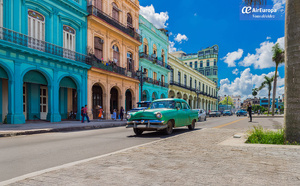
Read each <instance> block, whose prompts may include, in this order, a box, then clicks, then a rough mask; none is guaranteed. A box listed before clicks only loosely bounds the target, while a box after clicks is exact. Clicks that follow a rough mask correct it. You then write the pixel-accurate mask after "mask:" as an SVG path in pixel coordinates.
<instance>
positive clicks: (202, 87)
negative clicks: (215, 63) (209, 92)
mask: <svg viewBox="0 0 300 186" xmlns="http://www.w3.org/2000/svg"><path fill="white" fill-rule="evenodd" d="M202 91H203V92H204V84H202Z"/></svg>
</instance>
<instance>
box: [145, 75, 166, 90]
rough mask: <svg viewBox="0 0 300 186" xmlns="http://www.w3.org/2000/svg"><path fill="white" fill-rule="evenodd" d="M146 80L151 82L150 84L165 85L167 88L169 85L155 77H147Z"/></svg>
mask: <svg viewBox="0 0 300 186" xmlns="http://www.w3.org/2000/svg"><path fill="white" fill-rule="evenodd" d="M144 82H146V83H150V84H153V85H157V86H161V87H165V88H168V87H169V84H168V83H165V82H162V81H158V80H155V79H152V78H149V77H145V78H144Z"/></svg>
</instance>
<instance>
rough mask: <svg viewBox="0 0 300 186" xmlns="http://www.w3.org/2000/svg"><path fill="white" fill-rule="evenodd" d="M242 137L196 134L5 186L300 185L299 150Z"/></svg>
mask: <svg viewBox="0 0 300 186" xmlns="http://www.w3.org/2000/svg"><path fill="white" fill-rule="evenodd" d="M239 132H240V131H239V130H235V129H201V130H195V131H193V132H186V133H183V134H178V135H175V136H173V137H170V138H166V139H162V140H159V141H155V142H152V143H149V144H145V145H142V146H138V147H134V148H130V149H127V150H123V151H120V152H116V153H112V154H108V155H104V156H99V157H96V158H92V159H89V160H86V161H85V162H84V161H82V162H77V163H73V164H69V165H64V166H61V167H58V168H52V169H50V170H47V171H42V172H37V173H33V174H31V175H30V176H29V175H27V176H25V177H21V178H18V179H14V180H10V181H9V182H6V183H5V184H10V185H17V186H19V185H115V186H119V185H120V186H121V185H134V186H136V185H141V186H142V185H163V186H164V185H166V186H169V185H174V186H177V185H178V186H182V185H188V186H190V185H300V169H299V167H300V147H299V146H281V145H254V144H245V143H244V140H245V138H233V135H234V134H239ZM141 137H142V136H141ZM137 140H138V139H137ZM16 181H18V182H16ZM2 184H4V183H2ZM0 185H1V183H0Z"/></svg>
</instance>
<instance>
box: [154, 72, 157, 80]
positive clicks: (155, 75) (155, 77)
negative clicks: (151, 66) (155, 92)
mask: <svg viewBox="0 0 300 186" xmlns="http://www.w3.org/2000/svg"><path fill="white" fill-rule="evenodd" d="M153 80H157V73H156V72H153Z"/></svg>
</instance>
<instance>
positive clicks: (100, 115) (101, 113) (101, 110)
mask: <svg viewBox="0 0 300 186" xmlns="http://www.w3.org/2000/svg"><path fill="white" fill-rule="evenodd" d="M98 106H99V105H98ZM103 113H104V111H103V109H102V107H101V106H99V115H98V118H101V119H100V120H102V119H103Z"/></svg>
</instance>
